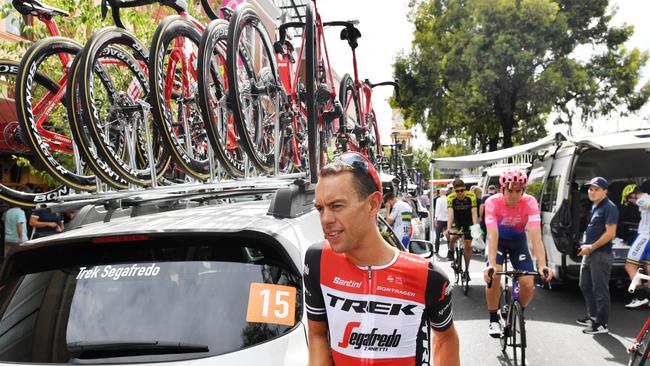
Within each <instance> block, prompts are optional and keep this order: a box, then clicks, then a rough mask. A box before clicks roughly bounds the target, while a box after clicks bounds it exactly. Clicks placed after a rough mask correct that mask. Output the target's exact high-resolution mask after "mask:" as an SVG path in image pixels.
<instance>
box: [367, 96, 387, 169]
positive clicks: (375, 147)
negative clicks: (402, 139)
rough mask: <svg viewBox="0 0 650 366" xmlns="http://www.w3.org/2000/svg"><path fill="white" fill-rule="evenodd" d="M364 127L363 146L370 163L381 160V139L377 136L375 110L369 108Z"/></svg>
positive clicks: (377, 127) (377, 128)
mask: <svg viewBox="0 0 650 366" xmlns="http://www.w3.org/2000/svg"><path fill="white" fill-rule="evenodd" d="M366 127H367V128H368V131H367V132H366V136H365V141H364V144H363V145H364V147H365V149H366V151H367V152H366V154H367V155H368V159H369V160H370V162H371V163H372V164H377V162H378V161H380V160H381V157H382V155H383V152H382V150H381V140H380V137H379V126H378V125H377V116H376V115H375V110H374V109H371V110H370V113H368V114H367V120H366Z"/></svg>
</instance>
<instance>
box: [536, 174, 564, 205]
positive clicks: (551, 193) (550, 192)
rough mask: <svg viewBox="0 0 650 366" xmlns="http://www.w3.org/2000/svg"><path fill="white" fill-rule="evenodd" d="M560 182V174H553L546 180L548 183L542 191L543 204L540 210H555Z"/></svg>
mask: <svg viewBox="0 0 650 366" xmlns="http://www.w3.org/2000/svg"><path fill="white" fill-rule="evenodd" d="M559 182H560V176H559V175H551V176H550V177H548V179H547V180H546V185H544V191H543V192H542V197H541V200H540V202H541V206H540V210H541V211H545V212H553V209H555V201H556V200H557V190H558V186H559Z"/></svg>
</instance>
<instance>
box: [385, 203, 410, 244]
mask: <svg viewBox="0 0 650 366" xmlns="http://www.w3.org/2000/svg"><path fill="white" fill-rule="evenodd" d="M384 205H385V206H386V222H388V225H391V227H392V228H393V231H394V232H395V235H397V237H398V238H400V240H401V241H402V244H403V245H404V248H407V249H408V245H409V242H410V241H411V218H412V217H413V211H412V209H411V205H409V204H408V203H406V202H404V201H402V200H398V199H397V197H395V194H393V193H387V194H386V195H385V196H384Z"/></svg>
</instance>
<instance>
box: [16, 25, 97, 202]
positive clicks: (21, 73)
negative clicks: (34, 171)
mask: <svg viewBox="0 0 650 366" xmlns="http://www.w3.org/2000/svg"><path fill="white" fill-rule="evenodd" d="M80 50H81V45H80V44H79V43H77V42H76V41H73V40H71V39H67V38H64V37H48V38H45V39H41V40H39V41H37V42H36V43H34V44H33V45H32V46H31V47H30V48H29V49H28V50H27V52H26V53H25V55H24V56H23V58H22V60H21V62H20V67H19V70H18V75H17V84H16V96H17V98H16V108H17V114H18V121H19V124H20V129H21V131H22V132H23V133H24V136H25V140H26V142H27V145H28V146H29V148H30V150H31V151H32V153H33V154H34V158H36V159H37V160H38V166H39V167H42V168H43V169H44V170H45V171H46V172H47V173H48V174H49V175H50V176H51V177H53V178H55V179H56V180H58V181H59V182H61V183H63V184H65V185H67V186H69V187H72V188H74V189H78V190H93V189H95V177H94V176H93V175H92V172H90V170H89V169H88V168H87V167H85V163H84V162H83V161H82V159H81V156H80V155H79V153H78V152H77V151H76V148H75V146H74V144H75V142H74V140H73V138H72V132H71V131H70V124H69V122H68V113H67V109H66V104H68V103H67V98H66V84H65V83H66V79H67V73H68V67H69V65H67V64H63V63H66V62H68V61H70V60H72V59H73V58H74V57H75V56H76V55H77V54H78V53H79V51H80ZM37 72H40V73H42V74H44V75H47V76H48V80H53V81H55V82H54V83H53V84H50V85H48V86H47V87H45V86H44V85H42V84H40V83H36V82H35V78H34V76H35V74H36V73H37Z"/></svg>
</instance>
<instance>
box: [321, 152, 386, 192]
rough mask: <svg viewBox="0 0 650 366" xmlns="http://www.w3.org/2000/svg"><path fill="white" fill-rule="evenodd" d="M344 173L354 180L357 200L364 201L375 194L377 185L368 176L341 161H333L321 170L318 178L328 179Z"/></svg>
mask: <svg viewBox="0 0 650 366" xmlns="http://www.w3.org/2000/svg"><path fill="white" fill-rule="evenodd" d="M345 172H350V173H352V177H353V178H354V183H355V190H356V191H357V193H358V194H359V198H360V199H362V200H365V199H366V198H368V196H370V195H371V194H373V193H375V192H377V185H376V184H375V181H374V180H373V179H372V176H370V174H368V173H365V172H363V171H361V170H360V169H355V168H354V167H352V166H351V165H349V164H346V163H344V162H342V161H339V160H335V161H333V162H331V163H329V164H327V165H325V166H324V167H322V168H321V170H320V173H319V174H318V176H319V177H321V178H324V177H329V176H334V175H339V174H342V173H345Z"/></svg>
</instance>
